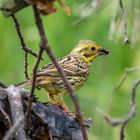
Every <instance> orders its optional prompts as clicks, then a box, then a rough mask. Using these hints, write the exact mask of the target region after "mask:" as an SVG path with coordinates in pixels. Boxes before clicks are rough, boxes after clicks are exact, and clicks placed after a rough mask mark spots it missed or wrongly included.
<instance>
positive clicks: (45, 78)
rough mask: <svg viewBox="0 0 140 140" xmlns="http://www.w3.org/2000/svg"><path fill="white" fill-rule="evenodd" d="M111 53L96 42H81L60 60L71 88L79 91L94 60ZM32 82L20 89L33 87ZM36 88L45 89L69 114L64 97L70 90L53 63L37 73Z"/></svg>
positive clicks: (51, 98) (25, 83)
mask: <svg viewBox="0 0 140 140" xmlns="http://www.w3.org/2000/svg"><path fill="white" fill-rule="evenodd" d="M109 52H110V51H109V50H106V49H104V48H102V47H101V46H100V45H99V44H97V43H96V42H94V41H91V40H81V41H79V42H78V44H77V45H76V46H75V47H74V49H73V50H72V51H71V52H70V53H69V54H68V55H66V56H64V57H62V58H61V59H58V63H59V65H60V66H61V67H62V69H63V71H64V72H65V74H66V77H67V80H68V81H69V83H70V84H71V86H72V87H73V88H74V90H75V91H77V90H78V89H79V88H81V87H82V86H83V85H84V84H85V82H86V80H87V78H88V76H89V74H90V66H91V63H92V62H93V60H94V59H95V58H96V57H98V56H101V55H108V54H109ZM32 81H33V78H31V79H29V80H28V81H26V82H24V83H22V84H19V85H18V87H20V88H24V87H27V86H31V85H32ZM35 86H36V87H38V88H44V89H45V90H46V91H47V92H48V97H49V99H50V100H51V101H53V103H55V104H57V105H60V106H61V107H62V109H63V110H64V111H65V112H69V109H68V107H67V105H66V103H65V102H64V100H63V96H64V95H65V94H67V93H68V89H67V87H66V86H65V84H64V82H63V80H62V78H61V77H60V75H59V72H58V70H57V68H56V67H55V65H54V64H53V63H49V64H47V65H45V66H43V67H42V68H41V69H39V70H38V71H37V75H36V82H35Z"/></svg>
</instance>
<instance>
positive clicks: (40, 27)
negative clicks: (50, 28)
mask: <svg viewBox="0 0 140 140" xmlns="http://www.w3.org/2000/svg"><path fill="white" fill-rule="evenodd" d="M33 9H34V15H35V19H36V25H37V28H38V31H39V34H40V37H41V44H42V47H43V49H44V50H45V51H46V53H47V54H48V56H49V57H50V59H51V60H52V62H53V63H54V65H55V66H56V68H57V70H58V72H59V74H60V76H61V78H62V80H63V82H64V84H65V86H66V87H67V89H68V91H69V95H70V97H71V99H72V101H73V103H74V106H75V109H76V112H77V117H78V120H79V122H80V126H81V130H82V134H83V138H84V140H88V136H87V132H86V129H85V126H84V121H83V116H82V114H81V111H80V105H79V102H78V99H77V97H76V95H75V93H74V89H73V88H72V86H71V85H70V83H69V82H68V80H67V78H66V74H65V73H64V71H63V69H62V68H61V66H60V65H59V64H58V62H57V59H56V57H55V56H54V54H53V53H52V50H51V49H50V47H49V45H48V40H47V37H46V35H45V31H44V27H43V24H42V20H41V17H40V13H39V11H38V10H37V9H36V7H33Z"/></svg>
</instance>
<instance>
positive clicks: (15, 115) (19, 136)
mask: <svg viewBox="0 0 140 140" xmlns="http://www.w3.org/2000/svg"><path fill="white" fill-rule="evenodd" d="M7 96H8V101H9V106H10V111H11V119H12V124H13V125H14V124H15V127H13V128H12V127H11V129H14V130H15V129H17V127H18V130H17V131H16V134H15V139H16V140H26V135H25V130H24V123H21V121H23V118H24V113H23V105H22V99H21V94H20V90H19V89H18V88H15V87H14V86H10V87H8V88H7ZM21 118H22V119H21ZM14 130H11V131H12V132H13V131H14ZM5 140H6V139H5ZM7 140H8V139H7Z"/></svg>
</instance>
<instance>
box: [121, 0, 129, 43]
mask: <svg viewBox="0 0 140 140" xmlns="http://www.w3.org/2000/svg"><path fill="white" fill-rule="evenodd" d="M119 5H120V8H121V16H122V18H123V19H124V21H123V23H124V27H123V28H124V37H125V38H124V43H125V45H127V44H129V43H130V41H129V39H128V32H127V21H126V17H125V13H124V7H123V0H119Z"/></svg>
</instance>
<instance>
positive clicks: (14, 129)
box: [3, 116, 26, 140]
mask: <svg viewBox="0 0 140 140" xmlns="http://www.w3.org/2000/svg"><path fill="white" fill-rule="evenodd" d="M23 122H24V117H23V116H22V117H19V118H18V119H17V120H16V122H15V123H14V125H13V126H12V127H11V128H10V129H9V130H8V132H7V133H6V135H5V136H4V137H3V140H9V139H11V137H12V136H13V135H14V134H15V133H17V134H18V132H19V130H18V129H19V127H20V125H21V123H23ZM17 131H18V132H17ZM20 138H22V137H20ZM24 138H25V139H17V138H16V140H26V137H24Z"/></svg>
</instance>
